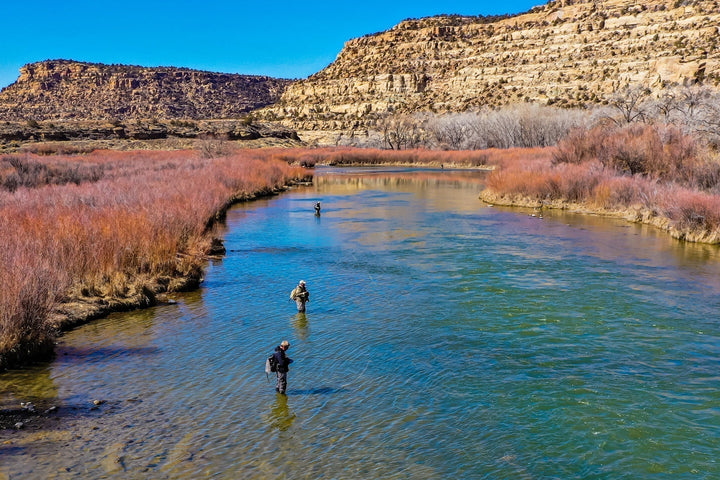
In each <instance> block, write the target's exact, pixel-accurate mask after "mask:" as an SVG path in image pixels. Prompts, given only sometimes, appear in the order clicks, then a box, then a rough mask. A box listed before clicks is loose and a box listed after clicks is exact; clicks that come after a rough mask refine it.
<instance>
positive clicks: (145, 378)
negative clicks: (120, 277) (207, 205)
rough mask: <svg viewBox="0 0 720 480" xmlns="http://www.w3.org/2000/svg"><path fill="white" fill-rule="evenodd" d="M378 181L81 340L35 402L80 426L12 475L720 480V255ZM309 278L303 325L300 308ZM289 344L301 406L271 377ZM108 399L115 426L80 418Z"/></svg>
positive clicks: (265, 231)
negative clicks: (299, 294)
mask: <svg viewBox="0 0 720 480" xmlns="http://www.w3.org/2000/svg"><path fill="white" fill-rule="evenodd" d="M361 170H362V169H356V170H354V171H353V170H340V171H335V173H333V172H332V171H329V170H326V171H324V172H322V171H321V172H319V176H318V183H317V186H313V187H302V188H297V189H294V190H292V191H291V192H288V193H285V194H283V195H281V196H278V197H273V198H271V199H265V200H260V201H257V202H253V203H250V204H242V205H239V206H238V207H237V208H234V209H232V210H231V211H230V212H228V217H227V225H228V229H227V233H226V237H225V241H226V247H227V248H228V252H229V253H228V255H227V256H226V257H225V258H224V259H223V261H221V262H220V261H218V262H212V263H211V264H210V266H209V267H208V271H207V278H206V281H205V282H204V283H203V285H202V289H201V290H199V291H196V292H191V293H189V294H188V295H186V296H185V297H183V298H181V299H180V300H179V303H178V305H175V306H161V307H158V308H155V309H152V313H149V311H147V312H131V313H125V314H122V315H117V316H113V317H111V318H110V319H108V320H107V321H101V322H96V323H94V324H92V325H88V326H86V327H83V328H82V329H79V330H78V331H76V332H72V333H71V334H68V335H67V336H66V337H64V338H63V339H62V341H61V343H62V345H61V348H62V349H64V351H65V352H66V353H67V354H68V355H66V356H65V358H58V359H57V360H56V361H55V362H54V363H53V364H52V366H51V367H50V369H49V371H50V373H48V370H45V371H42V370H38V371H35V373H34V374H35V375H38V378H37V379H32V380H22V381H23V382H26V386H25V388H27V391H29V392H31V391H32V390H33V389H35V390H37V391H40V392H44V393H42V395H47V396H49V397H57V398H58V399H59V400H60V401H62V402H63V404H64V405H77V406H78V412H80V414H78V415H76V416H75V417H74V418H72V419H69V418H67V417H65V416H62V415H59V417H61V418H60V419H59V420H58V421H59V422H60V423H61V427H62V428H63V429H64V430H63V432H68V433H67V435H66V436H65V434H64V433H63V436H62V441H60V440H58V441H56V442H54V443H52V444H50V443H44V442H33V441H31V439H34V438H37V437H33V436H32V434H31V433H29V432H28V431H19V432H10V433H11V434H12V435H13V437H12V441H13V442H16V443H15V444H14V445H19V444H20V443H19V442H20V441H25V443H23V445H27V447H23V448H24V451H23V452H19V451H14V450H12V449H8V448H6V449H3V450H0V455H1V456H2V458H1V459H0V463H1V467H0V471H2V473H3V474H6V475H8V476H10V477H11V478H15V477H17V478H53V477H57V478H60V477H61V476H63V475H65V473H66V472H69V473H72V474H76V475H77V476H82V478H86V479H95V478H97V479H100V478H118V479H119V478H177V479H186V478H187V479H192V478H203V477H213V478H289V477H290V476H293V474H295V475H294V476H298V477H302V478H363V479H368V480H372V479H380V478H382V479H387V478H394V479H397V478H413V479H438V478H458V477H468V478H560V477H562V478H646V477H647V476H648V468H649V467H648V465H650V462H652V468H657V469H662V471H664V472H667V473H668V475H669V476H670V477H672V478H697V477H703V478H717V477H718V475H719V474H720V469H719V467H718V464H717V463H716V462H715V458H716V456H717V455H716V454H717V441H716V439H717V438H720V424H718V419H720V416H719V415H718V408H717V405H719V404H720V403H719V402H720V393H718V392H720V379H719V378H718V376H717V358H719V357H720V351H719V346H720V341H719V340H718V339H720V324H718V322H717V311H718V308H720V305H718V299H720V285H718V279H719V278H720V266H719V263H720V262H718V261H715V259H717V250H716V249H715V248H714V247H712V248H709V249H708V248H705V247H703V246H694V245H691V244H683V243H681V242H677V241H674V240H672V239H670V238H668V237H667V236H665V235H664V234H662V233H658V232H657V231H654V230H653V229H645V228H644V227H639V226H636V225H631V224H627V223H624V222H623V221H615V220H611V219H606V218H599V217H585V216H576V215H569V214H566V213H564V212H544V218H543V219H540V218H538V217H530V216H529V215H528V212H523V211H522V210H519V209H503V208H489V207H486V206H484V205H483V204H482V203H481V202H480V201H479V200H478V192H479V190H480V189H481V188H482V185H481V183H478V182H480V180H481V178H482V175H483V174H482V173H478V172H467V174H465V173H463V172H452V171H443V172H440V171H435V172H432V171H420V172H417V173H415V172H411V171H407V170H403V169H391V170H390V171H384V172H380V171H369V170H365V171H364V172H363V171H361ZM318 199H321V200H322V202H323V212H322V213H323V215H322V217H323V218H322V222H319V221H318V219H316V218H313V214H312V205H313V204H314V203H315V202H316V201H317V200H318ZM696 247H697V248H696ZM299 278H304V279H306V280H308V281H309V282H311V285H312V289H311V290H312V292H313V302H312V303H311V304H310V306H311V307H312V308H311V310H309V313H306V314H297V313H295V308H294V306H293V305H292V303H288V295H287V294H288V291H289V288H288V285H289V284H290V283H294V282H295V281H296V280H297V279H299ZM311 324H312V325H311ZM280 339H288V340H289V341H290V343H291V344H292V345H293V351H294V352H295V354H292V355H291V356H292V357H294V358H295V359H296V362H295V363H293V367H292V368H291V373H290V383H289V386H290V388H289V390H288V394H289V396H288V397H285V396H276V394H275V391H274V381H271V382H268V379H267V378H266V376H265V373H264V371H263V366H264V362H265V359H266V358H267V355H268V354H269V353H270V352H272V348H273V347H274V346H275V345H277V342H278V341H279V340H280ZM8 378H10V377H7V376H2V377H0V380H2V381H5V382H7V380H8ZM33 382H36V383H35V385H36V386H33ZM0 386H1V387H2V388H3V391H12V392H13V393H12V395H11V396H13V397H18V396H20V395H23V396H24V394H23V392H21V391H20V390H21V389H22V388H23V387H21V386H18V385H14V386H10V385H9V384H8V383H0ZM13 389H14V390H13ZM648 392H650V394H648ZM91 395H92V396H91ZM37 396H38V397H39V396H41V395H40V394H38V395H37ZM92 398H101V399H107V402H106V403H104V404H102V405H101V406H100V408H99V409H98V410H92V411H90V410H89V409H88V408H87V407H86V408H85V410H82V409H81V408H80V407H82V406H83V405H87V400H88V399H92ZM22 400H23V401H25V400H27V398H22ZM89 405H92V403H90V404H89ZM658 425H662V428H661V429H660V428H658V427H657V426H658ZM628 426H630V427H628ZM70 432H72V434H71V433H70ZM78 432H79V433H78ZM268 432H272V433H273V434H270V435H269V434H268ZM58 438H60V437H58ZM29 460H32V461H29ZM689 465H690V466H692V468H693V469H696V470H697V472H698V473H693V474H691V473H690V471H689V470H688V469H686V466H689ZM117 466H120V467H121V468H120V469H119V470H118V468H116V467H117ZM68 469H71V470H68ZM123 470H124V471H123ZM58 472H61V473H62V475H60V474H58ZM0 477H2V474H0Z"/></svg>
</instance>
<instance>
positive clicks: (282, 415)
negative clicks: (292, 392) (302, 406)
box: [268, 393, 295, 432]
mask: <svg viewBox="0 0 720 480" xmlns="http://www.w3.org/2000/svg"><path fill="white" fill-rule="evenodd" d="M294 421H295V414H294V413H293V412H291V411H290V407H289V406H288V397H287V396H286V395H281V394H279V393H278V394H277V395H276V396H275V404H274V405H273V406H272V408H271V409H270V414H269V415H268V422H269V423H270V426H271V427H272V428H277V429H278V430H280V431H281V432H284V431H285V430H287V429H288V428H290V427H291V426H292V424H293V422H294Z"/></svg>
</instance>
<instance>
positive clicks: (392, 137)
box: [378, 115, 422, 150]
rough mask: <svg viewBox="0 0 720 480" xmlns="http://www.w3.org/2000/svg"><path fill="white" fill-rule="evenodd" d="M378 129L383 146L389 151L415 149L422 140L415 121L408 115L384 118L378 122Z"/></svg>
mask: <svg viewBox="0 0 720 480" xmlns="http://www.w3.org/2000/svg"><path fill="white" fill-rule="evenodd" d="M378 128H379V130H380V132H381V133H382V136H383V140H384V142H385V145H386V146H387V147H388V148H390V149H391V150H402V149H403V148H415V147H417V146H418V145H420V142H421V139H422V134H421V131H420V127H419V124H418V121H417V119H416V118H413V117H410V116H408V115H394V116H387V117H384V118H382V119H380V121H378Z"/></svg>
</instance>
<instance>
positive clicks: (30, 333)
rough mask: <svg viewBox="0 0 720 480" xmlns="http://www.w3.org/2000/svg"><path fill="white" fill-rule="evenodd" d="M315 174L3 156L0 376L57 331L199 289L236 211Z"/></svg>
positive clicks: (180, 162)
mask: <svg viewBox="0 0 720 480" xmlns="http://www.w3.org/2000/svg"><path fill="white" fill-rule="evenodd" d="M8 165H11V166H12V165H14V166H15V168H8ZM41 165H44V168H41ZM311 178H312V173H311V172H308V171H307V170H306V169H305V168H301V167H297V166H290V165H288V163H287V162H284V161H281V160H278V159H274V158H272V156H271V153H270V152H266V151H242V152H236V153H235V154H233V155H230V156H227V157H222V158H214V159H203V158H199V157H198V155H197V153H196V152H192V151H175V152H107V151H106V152H95V153H92V154H90V155H87V156H84V157H54V158H52V159H42V158H39V157H35V156H32V155H26V156H16V157H0V186H5V189H0V243H2V244H3V245H4V249H3V250H2V251H0V284H2V285H3V287H4V288H3V289H0V370H2V369H6V368H11V367H15V366H21V365H24V364H28V363H29V362H31V361H35V360H41V359H47V358H49V357H50V356H51V355H52V352H53V347H54V341H55V338H56V336H57V334H58V333H59V331H60V330H62V329H69V328H72V327H73V326H76V325H78V324H81V323H84V322H87V321H89V320H92V319H95V318H99V317H101V316H104V315H106V314H107V313H109V312H112V311H119V310H129V309H134V308H138V307H146V306H150V305H154V304H156V303H157V302H158V301H163V300H164V299H165V298H164V295H165V294H166V293H169V292H174V291H181V290H188V289H192V288H196V287H197V286H198V285H199V283H200V281H201V280H202V275H203V268H204V265H205V264H206V261H207V259H208V256H209V255H212V254H218V253H221V252H222V243H221V242H220V241H218V240H217V239H214V238H213V233H214V229H215V226H216V224H217V223H218V222H219V221H221V220H222V219H223V218H224V215H225V212H226V211H227V209H228V208H230V206H232V205H233V204H235V203H237V202H241V201H248V200H252V199H254V198H258V197H260V196H267V195H274V194H276V193H278V192H280V191H282V190H284V189H285V188H287V185H290V184H293V183H299V182H304V181H308V180H310V179H311ZM8 185H9V187H8Z"/></svg>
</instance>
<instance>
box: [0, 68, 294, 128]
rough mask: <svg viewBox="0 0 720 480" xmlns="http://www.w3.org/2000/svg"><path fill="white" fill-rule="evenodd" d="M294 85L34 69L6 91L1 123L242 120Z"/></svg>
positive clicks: (185, 73)
mask: <svg viewBox="0 0 720 480" xmlns="http://www.w3.org/2000/svg"><path fill="white" fill-rule="evenodd" d="M289 83H290V80H284V79H277V78H271V77H263V76H250V75H237V74H226V73H213V72H203V71H198V70H190V69H186V68H173V67H156V68H147V67H137V66H130V65H103V64H99V63H83V62H75V61H71V60H48V61H44V62H38V63H31V64H28V65H25V66H24V67H22V68H21V69H20V78H18V80H17V81H16V82H15V83H13V84H12V85H10V86H8V87H6V88H4V89H3V90H2V92H0V120H5V121H26V120H29V119H32V120H34V121H42V120H104V121H113V120H116V121H118V120H127V119H151V118H159V119H203V120H207V119H225V118H237V117H240V116H242V115H244V114H247V112H249V111H252V110H254V109H257V108H260V107H264V106H266V105H271V104H273V103H275V102H276V101H277V100H278V99H279V98H280V95H281V94H282V92H283V91H284V90H285V88H286V87H287V85H288V84H289Z"/></svg>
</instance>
